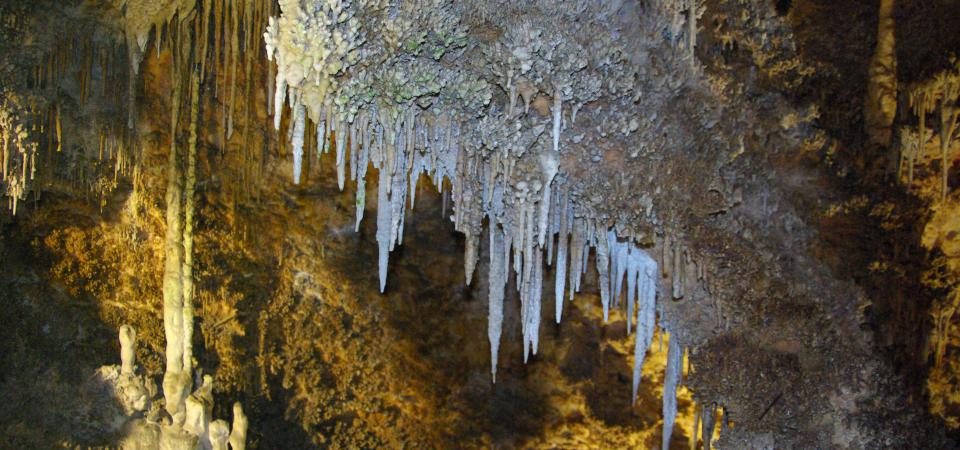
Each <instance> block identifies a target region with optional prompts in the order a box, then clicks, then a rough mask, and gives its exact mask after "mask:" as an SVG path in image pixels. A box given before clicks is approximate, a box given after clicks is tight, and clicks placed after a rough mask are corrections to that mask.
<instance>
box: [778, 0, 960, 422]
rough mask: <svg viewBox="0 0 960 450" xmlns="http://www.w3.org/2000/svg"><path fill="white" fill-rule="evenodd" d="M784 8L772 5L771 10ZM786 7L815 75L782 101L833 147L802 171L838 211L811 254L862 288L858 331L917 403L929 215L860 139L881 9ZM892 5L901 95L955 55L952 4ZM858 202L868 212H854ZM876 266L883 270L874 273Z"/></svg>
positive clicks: (801, 1) (806, 2)
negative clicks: (805, 113)
mask: <svg viewBox="0 0 960 450" xmlns="http://www.w3.org/2000/svg"><path fill="white" fill-rule="evenodd" d="M782 3H783V2H777V6H778V8H779V7H781V6H784V5H783V4H782ZM788 3H790V4H789V8H783V9H784V10H786V11H787V12H786V13H785V14H782V15H785V17H786V20H787V21H788V23H789V24H790V26H791V27H792V29H793V32H794V35H795V37H796V42H797V50H798V53H799V54H800V55H801V56H802V58H803V59H804V60H805V61H807V63H808V64H811V65H812V66H813V67H815V68H816V69H817V70H816V72H815V73H814V74H813V75H811V76H810V77H809V78H808V79H807V80H805V82H804V83H802V84H800V85H799V87H797V88H796V89H792V90H787V91H786V92H785V93H786V94H787V95H788V96H790V97H791V98H793V99H794V100H795V101H796V102H797V103H800V104H804V103H815V104H817V105H818V106H819V107H820V112H821V115H820V118H819V120H818V125H819V126H820V127H822V128H823V129H824V130H826V131H828V132H829V133H830V135H831V136H832V137H834V138H836V139H837V141H838V145H839V146H838V148H837V149H836V150H835V153H834V155H833V157H834V158H835V160H834V161H832V162H831V163H829V164H823V163H822V161H809V162H808V164H812V165H815V167H816V168H818V169H819V170H826V171H829V172H831V176H829V177H825V179H827V180H830V181H831V182H832V184H831V185H830V186H824V187H821V188H820V191H821V194H824V193H829V194H827V195H826V197H827V198H828V199H829V200H830V201H833V202H836V203H838V204H841V205H843V206H844V207H843V208H842V209H843V212H842V213H840V214H837V215H834V216H832V217H821V218H820V223H819V224H818V229H819V230H820V233H819V235H820V243H821V244H820V248H819V249H818V250H817V252H818V254H819V255H820V256H821V258H822V260H823V261H824V262H825V263H826V264H827V265H828V266H829V267H830V268H831V270H832V271H833V272H834V274H835V275H836V276H837V277H838V278H840V279H852V280H854V281H855V282H856V283H857V284H858V285H859V286H861V287H862V288H864V289H865V291H866V294H867V296H868V298H869V299H870V301H871V305H870V306H869V307H868V308H867V310H866V311H865V316H866V318H867V322H868V323H866V324H863V327H864V328H865V329H869V330H871V331H872V332H873V333H874V343H875V345H876V346H877V347H878V348H879V349H880V350H881V351H882V352H883V354H884V355H886V356H887V358H888V359H889V360H890V361H891V362H892V363H893V365H894V367H895V368H896V370H897V373H898V374H899V375H900V376H901V377H903V385H904V387H905V388H906V389H907V392H908V395H909V396H910V397H911V401H912V402H925V397H926V392H925V384H926V378H927V373H928V371H929V369H930V367H931V362H930V361H928V355H927V352H926V346H927V336H929V334H930V330H931V327H932V324H931V321H930V315H929V311H930V308H931V306H932V305H933V301H934V300H935V299H936V298H938V297H942V296H943V295H944V294H945V293H943V292H935V291H933V290H931V289H930V288H929V287H927V286H926V285H925V284H924V282H923V277H924V274H925V272H926V271H927V270H929V269H930V268H931V267H932V266H931V260H932V256H933V255H930V254H929V252H928V251H927V250H926V249H924V248H923V247H922V245H921V243H920V239H921V235H922V232H923V227H924V224H925V223H926V221H927V220H928V209H927V208H928V206H927V205H925V204H923V203H922V202H921V201H919V200H918V199H917V198H916V197H914V196H912V195H910V194H908V193H906V192H905V190H904V189H903V188H902V187H901V186H899V185H897V184H896V183H895V181H894V180H893V179H892V178H893V177H892V171H895V170H896V164H897V162H896V160H891V159H890V155H893V153H892V152H890V151H889V150H888V149H884V148H873V147H868V146H867V145H866V139H865V135H864V133H863V116H862V110H863V101H864V95H865V93H866V90H867V81H868V73H867V71H868V67H869V62H870V58H871V57H872V54H873V50H874V46H875V43H876V27H877V11H878V5H879V2H877V1H873V0H854V1H846V2H835V1H829V0H794V1H792V2H788ZM896 6H897V8H896V11H895V21H896V40H897V66H898V67H897V71H898V78H899V83H900V84H901V86H905V85H907V84H909V83H912V82H915V81H919V80H922V79H924V78H926V77H927V76H929V74H931V73H932V72H934V71H936V70H939V69H941V68H942V67H944V65H945V64H946V63H947V62H948V56H949V55H951V54H955V53H956V52H958V51H960V29H958V28H957V26H958V24H960V2H958V1H956V0H946V1H938V2H929V1H913V0H899V1H897V3H896ZM778 12H779V11H778ZM904 97H905V96H904V95H902V94H901V95H900V99H899V101H900V111H899V112H898V121H901V120H903V117H904V114H905V113H904V111H906V109H905V108H906V104H905V102H906V99H905V98H904ZM821 156H822V155H821ZM859 199H866V203H865V204H860V205H858V204H857V203H858V202H859ZM890 204H892V205H894V208H893V210H892V212H891V213H889V214H876V210H872V209H871V208H874V207H882V206H883V205H890ZM878 263H879V264H882V267H886V270H881V271H879V272H878V271H876V270H875V268H876V265H875V264H878ZM872 265H873V266H872ZM931 420H933V419H931Z"/></svg>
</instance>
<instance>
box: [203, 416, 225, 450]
mask: <svg viewBox="0 0 960 450" xmlns="http://www.w3.org/2000/svg"><path fill="white" fill-rule="evenodd" d="M207 436H208V437H207V441H208V442H210V449H211V450H227V440H228V439H229V437H230V426H229V425H227V422H226V421H225V420H223V419H217V420H214V421H213V422H210V429H209V430H208V431H207Z"/></svg>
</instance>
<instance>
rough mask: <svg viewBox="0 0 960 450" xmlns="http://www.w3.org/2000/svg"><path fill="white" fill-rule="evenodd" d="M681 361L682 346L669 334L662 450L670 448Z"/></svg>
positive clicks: (664, 381) (675, 416)
mask: <svg viewBox="0 0 960 450" xmlns="http://www.w3.org/2000/svg"><path fill="white" fill-rule="evenodd" d="M682 363H683V347H681V346H680V342H679V339H678V338H677V336H676V335H671V336H670V344H669V346H668V348H667V367H666V372H665V374H664V378H663V445H662V448H663V450H669V449H670V437H671V435H672V434H673V426H674V424H675V423H676V421H677V386H678V384H679V381H680V377H681V372H682V367H681V366H682Z"/></svg>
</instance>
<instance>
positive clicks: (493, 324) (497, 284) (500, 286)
mask: <svg viewBox="0 0 960 450" xmlns="http://www.w3.org/2000/svg"><path fill="white" fill-rule="evenodd" d="M498 228H499V226H498V225H496V224H494V223H491V224H490V226H489V233H490V270H489V276H488V282H487V283H488V294H487V295H488V297H489V313H488V316H487V338H488V339H489V341H490V375H491V377H492V379H493V382H494V383H496V382H497V354H498V350H499V348H500V334H501V330H502V329H503V294H504V289H505V288H506V284H507V267H506V258H507V257H506V255H505V253H506V252H505V248H504V242H503V238H502V237H501V232H500V230H499V229H498Z"/></svg>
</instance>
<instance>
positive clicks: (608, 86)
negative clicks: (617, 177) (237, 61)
mask: <svg viewBox="0 0 960 450" xmlns="http://www.w3.org/2000/svg"><path fill="white" fill-rule="evenodd" d="M426 3H427V4H423V2H401V3H399V4H396V5H386V4H383V5H382V4H380V3H378V2H376V1H353V2H350V1H330V2H299V1H282V2H280V16H279V17H272V18H270V23H269V25H268V26H267V29H266V33H265V34H264V38H265V41H266V50H267V57H268V58H270V59H271V60H273V61H275V62H276V67H277V72H276V79H275V80H274V84H273V86H272V87H273V90H274V91H275V93H274V96H273V100H274V105H275V107H274V112H273V114H274V127H275V128H276V129H277V130H280V129H281V124H282V121H281V117H282V114H283V112H284V106H286V105H289V109H290V111H291V114H292V119H291V125H290V126H289V128H288V130H287V133H288V137H289V139H290V142H291V147H292V154H293V181H294V183H299V182H300V179H301V172H302V165H303V164H302V160H303V158H304V153H303V147H304V139H305V136H306V135H307V133H308V131H310V130H312V129H314V128H313V127H315V130H316V135H317V142H318V147H317V149H318V151H334V152H335V153H336V164H337V173H338V184H339V186H340V188H341V189H343V187H344V181H345V177H346V172H347V166H349V168H350V176H351V180H355V181H356V182H357V184H358V186H357V194H356V195H357V200H356V208H357V226H358V227H359V221H360V220H361V218H362V215H363V209H364V205H365V202H366V198H365V188H364V183H365V178H366V171H367V166H368V165H370V166H372V167H373V168H374V169H375V170H377V173H378V175H377V177H378V187H377V218H376V222H377V242H378V244H379V254H380V258H379V259H380V262H379V273H380V290H381V291H383V290H384V289H385V288H386V285H387V279H386V278H387V261H388V256H389V253H390V252H391V251H392V250H394V248H395V247H396V246H397V245H399V244H401V243H402V240H403V228H404V217H405V214H406V204H407V202H408V201H409V204H410V207H411V208H412V207H413V204H414V200H415V198H414V196H415V192H416V190H417V188H416V185H417V181H418V179H419V178H420V174H421V173H426V174H428V175H429V176H430V177H432V179H433V181H434V185H435V186H437V187H438V189H440V190H441V192H442V191H443V189H444V186H445V184H446V183H445V180H449V182H450V185H451V186H452V187H451V192H450V196H451V199H452V200H453V203H454V205H455V206H454V212H453V215H452V217H451V220H452V221H453V223H454V227H455V229H456V230H457V231H460V232H461V233H463V234H464V235H465V237H466V252H465V256H464V269H465V274H466V280H467V283H468V284H469V283H470V282H471V279H472V278H473V272H474V268H475V267H476V265H477V259H478V256H479V250H478V249H479V242H480V237H481V234H482V232H483V223H484V222H486V228H487V234H488V238H487V239H488V241H489V243H490V266H489V267H490V269H489V270H490V272H489V274H488V275H489V280H490V289H489V292H490V294H489V295H490V298H489V319H488V324H489V326H488V337H489V339H490V349H491V373H492V376H493V379H494V380H495V379H496V367H497V362H496V361H497V353H498V348H499V339H500V335H501V326H502V325H501V324H502V318H503V312H502V308H503V298H504V297H503V296H504V293H503V290H504V288H505V286H506V280H507V278H508V276H509V275H510V268H511V267H512V271H513V273H515V274H516V277H517V283H516V286H517V289H518V290H519V294H520V299H521V306H520V311H521V323H522V330H523V342H524V345H523V348H524V360H525V361H526V360H527V358H528V356H529V355H530V354H531V353H532V354H536V353H537V350H538V342H539V333H540V317H541V315H540V310H541V304H542V302H541V300H542V297H543V287H544V286H543V284H544V281H543V280H544V275H543V273H544V265H545V264H550V265H553V267H554V268H555V270H556V276H555V283H554V284H555V290H556V299H557V300H556V302H555V305H556V306H555V307H556V318H557V321H558V322H559V321H560V318H561V311H562V307H563V305H562V303H563V301H564V298H565V296H566V295H567V294H566V291H567V289H569V293H570V298H571V299H572V298H573V293H574V292H576V291H579V289H580V285H581V275H582V274H583V273H584V272H585V271H586V270H587V267H588V266H589V264H588V258H589V255H590V253H591V249H593V252H594V254H595V255H596V260H595V265H596V267H597V270H598V272H599V276H600V291H601V299H602V304H603V309H604V320H607V317H608V310H609V308H610V307H611V305H612V306H620V305H622V306H624V307H625V309H626V310H627V311H628V314H629V317H630V318H629V319H628V322H629V323H630V325H629V326H630V327H632V326H633V323H634V321H636V323H637V330H638V332H637V333H636V338H635V339H636V342H637V344H636V346H635V354H634V361H635V369H634V391H635V390H636V386H637V384H638V383H639V367H640V365H641V364H642V362H643V359H644V354H645V352H646V349H647V347H648V346H649V343H650V340H651V339H652V336H653V330H654V326H655V325H654V322H655V309H656V306H655V301H654V299H655V296H656V292H657V289H658V284H659V280H660V279H661V274H660V273H659V271H658V264H657V262H655V261H654V260H653V259H652V258H651V257H650V256H649V255H648V253H647V252H648V251H653V252H656V250H650V249H646V250H645V249H644V248H642V247H641V246H639V245H638V243H637V242H636V241H635V239H637V238H642V236H635V235H631V234H630V233H628V234H625V235H623V234H620V233H618V231H617V230H618V229H620V230H624V229H626V228H624V227H623V225H625V224H617V223H616V222H614V221H611V220H609V219H607V218H605V217H603V216H601V215H600V214H598V213H596V212H595V211H593V210H592V205H591V203H590V201H589V200H588V199H584V198H583V197H584V196H586V195H589V194H588V193H587V192H586V189H585V188H584V185H583V183H582V182H581V181H580V180H578V179H577V178H576V177H573V176H570V174H569V173H567V172H569V170H566V171H565V170H564V167H563V162H562V160H563V158H564V157H565V156H566V155H577V154H579V152H581V151H582V150H581V149H583V148H584V147H586V146H587V145H589V144H590V142H585V141H583V138H584V135H583V134H581V133H582V131H584V130H585V129H587V127H589V126H591V125H592V126H595V127H596V130H597V131H598V132H599V133H597V134H599V136H606V135H607V133H610V134H615V135H617V136H618V138H619V139H628V142H635V141H633V140H632V139H630V138H631V137H632V138H633V139H636V138H637V136H638V135H640V134H641V133H642V132H645V131H646V129H644V130H640V128H641V124H640V122H638V121H637V120H636V119H631V116H632V115H633V114H635V111H634V108H635V105H634V102H637V101H639V100H640V99H641V98H642V97H644V96H645V95H649V94H645V93H644V92H643V90H642V86H643V83H646V82H648V81H649V82H653V83H660V84H659V86H658V87H659V88H660V89H665V90H671V89H677V88H679V87H680V86H681V85H682V84H683V83H684V82H685V81H686V80H687V79H688V77H694V76H695V75H694V74H695V73H697V72H696V71H697V68H696V64H694V63H693V61H694V58H693V56H692V51H693V49H694V46H695V42H696V37H695V36H696V33H697V25H696V19H695V18H696V17H698V16H699V15H700V14H702V12H703V11H702V7H701V5H700V4H699V2H692V3H691V2H686V1H683V2H673V1H659V2H653V3H652V4H650V5H649V6H648V7H647V9H646V10H644V14H645V15H647V22H645V24H644V25H645V26H647V27H648V28H647V29H645V30H644V32H645V33H649V36H650V37H649V41H647V45H649V46H650V47H652V48H656V49H658V51H663V52H665V53H666V54H667V55H669V56H670V57H672V58H673V61H675V63H673V64H676V68H679V69H680V70H679V71H678V72H676V73H675V74H674V77H673V78H670V77H664V78H662V79H655V80H648V79H645V77H646V76H649V74H648V73H645V72H646V71H647V70H651V69H649V68H647V67H644V66H646V65H648V64H656V63H655V62H654V61H652V60H648V61H643V60H630V59H629V55H628V53H629V52H628V51H627V50H626V49H623V48H621V47H620V46H619V45H618V44H617V40H616V38H617V36H618V34H619V33H622V32H623V31H621V30H618V29H613V30H610V29H609V28H605V27H606V25H607V24H601V23H599V21H600V20H603V18H605V17H614V16H615V15H617V14H619V13H620V11H619V9H620V5H619V4H614V5H606V4H599V5H597V4H592V3H589V2H574V5H575V6H573V8H571V7H570V6H571V4H564V7H560V6H559V5H557V8H556V9H552V10H551V9H550V8H551V7H550V5H541V4H535V3H525V2H521V4H515V5H513V4H507V3H497V2H487V3H485V4H482V5H481V6H483V7H490V6H491V5H490V4H494V5H493V9H481V10H472V9H471V8H475V7H476V6H475V5H470V6H464V7H463V8H458V7H457V6H456V5H455V4H453V3H451V2H447V1H441V0H434V1H432V2H426ZM522 8H526V9H536V10H538V11H544V13H546V11H547V10H550V11H551V12H550V13H548V14H559V15H560V16H561V18H558V20H557V22H556V24H554V25H552V26H549V27H547V28H542V25H543V24H542V23H540V24H538V26H539V27H538V26H534V25H533V24H531V23H528V22H525V21H524V20H523V19H517V17H522V16H523V15H522V14H516V11H517V10H519V9H522ZM586 10H590V12H589V13H585V11H586ZM525 13H528V14H529V13H530V11H525ZM564 14H569V15H570V16H571V18H570V20H572V17H573V16H574V15H577V14H586V15H587V16H589V17H596V18H597V19H596V20H597V21H598V22H591V23H589V24H586V25H584V26H582V27H567V26H563V25H561V24H562V23H565V22H564V19H563V18H562V16H563V15H564ZM461 17H468V18H469V17H482V18H484V19H485V20H488V21H492V22H493V23H495V24H497V26H499V27H501V28H500V30H502V31H501V33H502V34H500V35H499V37H497V38H495V39H494V40H493V41H492V42H485V43H484V46H483V48H482V50H481V49H476V48H474V47H473V46H471V45H470V41H469V40H468V38H467V29H468V28H469V26H468V23H467V21H465V20H462V19H461ZM685 17H689V18H690V20H687V19H685ZM597 37H602V38H601V39H597ZM478 52H479V53H480V55H479V56H480V58H478V59H479V61H480V62H472V63H468V64H464V65H461V66H454V65H451V64H448V63H447V61H448V60H449V61H453V60H454V59H457V60H460V61H465V60H470V58H469V57H470V56H478V55H477V53H478ZM652 52H653V51H652V50H651V51H649V52H648V53H643V54H640V55H638V57H646V56H647V55H648V54H649V53H652ZM454 67H456V68H454ZM671 68H672V67H671ZM663 69H665V68H661V67H655V68H653V69H652V70H663ZM638 78H641V79H643V80H642V81H638ZM501 101H502V103H501ZM521 102H522V105H521ZM600 114H603V115H604V117H606V119H605V121H604V122H600V121H599V120H598V118H599V115H600ZM578 116H580V117H579V121H580V122H581V124H580V125H579V126H578V124H577V122H578ZM655 118H656V115H655V114H654V116H653V119H654V120H655ZM311 124H312V127H311V126H310V125H311ZM649 144H653V143H649ZM628 145H629V144H628ZM652 150H653V149H650V150H648V151H647V152H650V151H652ZM647 152H644V153H645V154H644V155H643V157H644V158H649V154H648V153H647ZM631 156H632V157H633V158H639V157H640V155H638V153H637V152H635V151H631ZM594 161H597V160H596V159H594ZM640 161H641V160H640V159H638V160H637V163H638V164H640V163H641V162H640ZM408 199H409V200H408ZM644 214H645V216H644V217H643V219H642V220H643V222H645V223H652V224H654V226H656V225H655V224H656V223H657V222H658V217H657V214H656V211H655V209H654V208H653V205H652V204H649V205H648V207H647V208H646V209H645V212H644ZM631 225H634V224H631ZM667 236H668V237H666V238H664V239H662V240H663V241H665V242H666V244H664V248H665V250H664V251H663V253H664V258H665V259H664V260H663V261H662V262H661V264H660V265H661V266H663V265H664V264H666V265H669V266H671V269H670V270H665V274H669V273H672V274H673V276H672V278H671V280H672V281H671V283H672V286H673V287H672V292H673V297H674V298H681V297H683V296H684V288H685V286H686V284H688V283H701V282H704V281H705V280H704V278H705V277H704V268H703V266H702V265H697V264H694V263H692V262H691V259H690V254H689V253H688V252H687V251H686V250H685V249H684V248H683V246H682V245H675V246H674V247H673V249H672V250H669V249H668V248H670V244H669V241H670V238H669V235H667ZM647 245H649V244H647ZM555 248H556V260H555V262H554V249H555ZM699 263H700V262H699V261H698V264H699ZM688 267H692V268H693V273H692V274H690V275H687V272H689V271H688V270H687V269H688ZM624 279H626V281H627V285H628V286H627V289H626V291H624V290H623V283H624ZM704 284H705V283H704ZM662 295H663V292H662ZM624 296H625V297H626V301H622V300H621V298H623V297H624ZM634 317H636V319H634ZM679 339H680V338H679V337H676V338H674V339H672V340H671V342H673V344H672V345H674V346H678V345H680V344H679ZM674 353H675V352H674ZM669 396H670V395H669V394H668V395H666V396H665V402H668V399H666V397H669ZM665 404H668V403H665ZM669 434H670V432H669V428H668V429H667V430H666V431H665V435H666V436H667V439H668V438H669Z"/></svg>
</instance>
